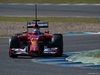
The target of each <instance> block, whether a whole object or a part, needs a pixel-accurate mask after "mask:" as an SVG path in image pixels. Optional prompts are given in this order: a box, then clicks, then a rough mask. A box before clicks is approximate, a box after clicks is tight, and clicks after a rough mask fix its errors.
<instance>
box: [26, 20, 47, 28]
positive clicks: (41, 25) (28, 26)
mask: <svg viewBox="0 0 100 75" xmlns="http://www.w3.org/2000/svg"><path fill="white" fill-rule="evenodd" d="M35 24H36V21H32V22H27V28H33V27H34V26H35ZM37 24H38V26H39V28H48V22H42V21H37Z"/></svg>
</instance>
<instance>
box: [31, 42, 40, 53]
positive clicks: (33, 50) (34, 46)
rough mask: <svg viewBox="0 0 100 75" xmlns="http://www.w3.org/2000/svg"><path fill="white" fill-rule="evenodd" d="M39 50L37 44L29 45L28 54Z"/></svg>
mask: <svg viewBox="0 0 100 75" xmlns="http://www.w3.org/2000/svg"><path fill="white" fill-rule="evenodd" d="M38 50H39V48H38V44H31V45H30V52H37V51H38Z"/></svg>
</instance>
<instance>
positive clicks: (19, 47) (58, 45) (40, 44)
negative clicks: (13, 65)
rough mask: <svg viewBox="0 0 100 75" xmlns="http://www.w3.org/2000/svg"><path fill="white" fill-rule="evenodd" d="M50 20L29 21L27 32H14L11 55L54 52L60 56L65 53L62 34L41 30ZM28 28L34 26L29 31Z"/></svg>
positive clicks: (10, 41)
mask: <svg viewBox="0 0 100 75" xmlns="http://www.w3.org/2000/svg"><path fill="white" fill-rule="evenodd" d="M47 27H48V22H40V21H32V22H28V23H27V32H23V33H20V34H14V35H12V36H11V38H10V39H9V56H10V57H14V58H16V57H18V56H21V55H22V56H23V55H29V56H32V57H33V56H41V55H43V54H53V55H54V56H57V57H60V56H62V54H63V36H62V34H49V31H46V32H44V33H43V32H40V29H39V28H47ZM28 28H33V31H32V32H28Z"/></svg>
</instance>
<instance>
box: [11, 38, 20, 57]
mask: <svg viewBox="0 0 100 75" xmlns="http://www.w3.org/2000/svg"><path fill="white" fill-rule="evenodd" d="M9 46H10V49H9V56H10V57H13V58H17V57H18V55H16V54H14V51H12V48H19V43H18V38H17V36H12V37H11V38H10V39H9Z"/></svg>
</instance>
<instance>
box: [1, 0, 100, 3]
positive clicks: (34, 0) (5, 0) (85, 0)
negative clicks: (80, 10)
mask: <svg viewBox="0 0 100 75" xmlns="http://www.w3.org/2000/svg"><path fill="white" fill-rule="evenodd" d="M0 3H64V4H65V3H72V4H74V3H90V4H91V3H97V4H98V3H100V0H0Z"/></svg>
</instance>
